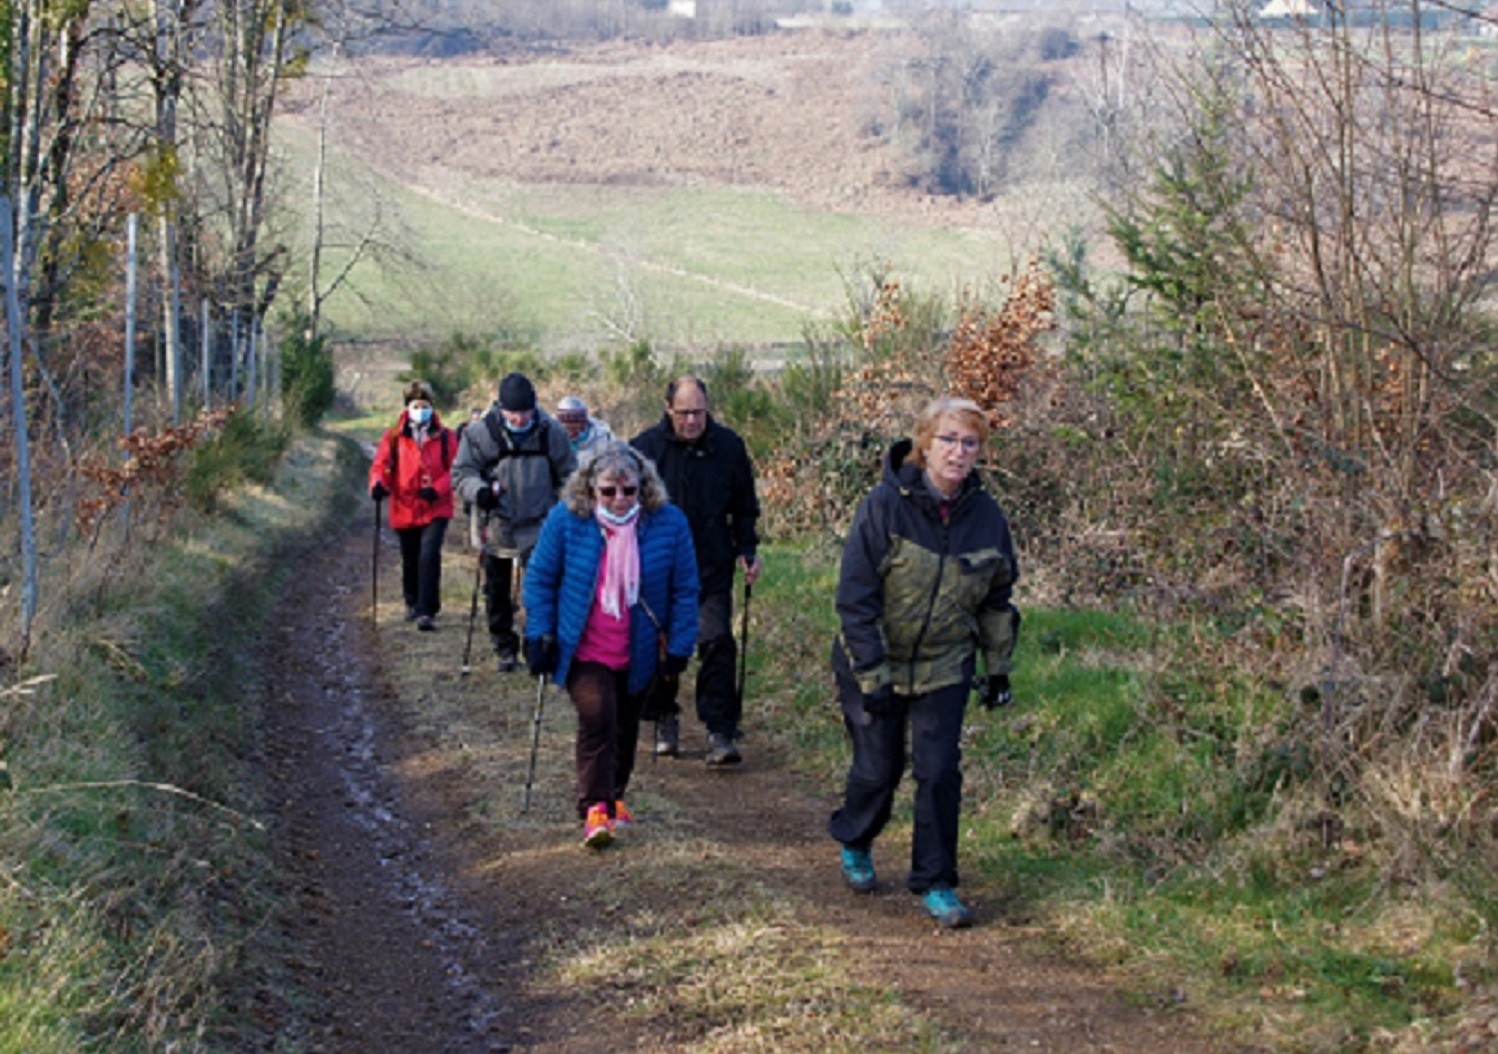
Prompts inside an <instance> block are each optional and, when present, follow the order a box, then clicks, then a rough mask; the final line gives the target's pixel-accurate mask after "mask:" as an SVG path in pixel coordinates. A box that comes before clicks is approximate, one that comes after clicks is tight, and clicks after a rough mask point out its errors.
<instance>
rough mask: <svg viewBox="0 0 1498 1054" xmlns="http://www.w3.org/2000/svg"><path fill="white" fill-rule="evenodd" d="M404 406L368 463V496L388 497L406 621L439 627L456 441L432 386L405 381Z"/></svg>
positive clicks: (450, 516) (378, 498)
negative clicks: (397, 544)
mask: <svg viewBox="0 0 1498 1054" xmlns="http://www.w3.org/2000/svg"><path fill="white" fill-rule="evenodd" d="M405 403H406V408H405V409H404V410H402V411H401V415H400V419H399V420H398V421H396V423H395V427H394V428H392V429H390V431H388V432H386V433H385V435H384V437H383V438H381V440H380V446H379V449H378V450H376V451H375V457H374V464H372V465H371V466H370V467H369V496H370V497H371V498H373V499H374V500H375V501H377V502H378V501H383V500H384V499H385V498H387V497H388V498H389V499H390V526H391V528H392V529H393V530H394V531H395V533H396V536H397V537H398V538H399V539H400V545H401V592H402V593H403V594H404V595H405V600H406V621H407V622H410V621H412V620H415V622H416V628H417V629H419V630H424V631H430V630H435V629H436V628H437V623H436V622H435V621H433V620H434V618H435V616H436V614H437V612H438V611H439V610H440V609H441V607H442V540H443V538H445V537H446V536H447V523H448V521H449V520H451V519H452V518H453V484H452V464H453V455H454V454H455V453H457V447H458V441H457V437H456V436H455V435H453V433H452V432H451V431H450V430H449V429H447V428H445V427H443V425H442V422H441V421H440V420H438V418H437V411H436V410H434V409H432V389H430V388H429V387H427V386H426V384H424V383H423V382H421V381H412V382H411V383H410V384H409V385H407V386H406V392H405Z"/></svg>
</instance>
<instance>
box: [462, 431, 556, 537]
mask: <svg viewBox="0 0 1498 1054" xmlns="http://www.w3.org/2000/svg"><path fill="white" fill-rule="evenodd" d="M496 435H498V437H499V438H498V442H496V440H495V436H496ZM576 467H577V458H576V456H575V455H574V454H573V452H572V444H571V443H570V442H568V440H567V430H566V429H565V428H563V427H562V424H561V422H560V421H557V420H556V419H555V418H553V417H551V416H550V415H549V414H547V413H546V412H545V411H544V410H540V409H537V411H536V423H535V427H533V428H532V429H531V430H530V431H529V432H527V433H525V435H523V436H516V435H515V434H514V433H512V432H509V431H508V430H507V429H506V428H505V424H504V417H503V416H502V415H501V414H500V411H499V405H498V404H497V403H496V404H495V405H493V406H491V407H489V412H488V413H486V414H485V415H484V418H483V420H481V421H475V422H474V423H473V424H472V425H470V426H469V427H467V428H465V429H463V441H462V442H461V443H459V444H458V456H457V457H455V458H453V469H452V472H453V491H454V492H455V493H456V494H457V495H458V497H459V498H461V499H462V500H463V501H464V502H467V503H471V504H474V505H477V502H476V501H475V497H476V495H477V494H478V492H479V491H480V490H482V489H483V488H485V487H489V486H492V485H493V484H494V483H495V482H496V481H497V482H498V483H499V484H500V493H499V506H498V508H496V509H495V510H494V511H493V512H491V513H489V517H488V525H487V539H486V540H487V541H488V543H489V544H490V545H493V546H496V547H498V548H500V549H511V550H517V551H519V552H520V553H522V554H528V553H529V552H530V551H531V549H533V548H535V545H536V539H537V538H538V537H539V536H540V534H541V524H542V522H543V521H544V520H545V519H546V514H547V513H548V512H550V511H551V507H552V506H553V505H555V504H556V501H557V494H558V493H559V492H560V490H561V488H562V484H563V483H564V482H565V481H566V479H567V477H568V476H570V475H572V470H573V469H575V468H576Z"/></svg>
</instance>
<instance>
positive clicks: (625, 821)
mask: <svg viewBox="0 0 1498 1054" xmlns="http://www.w3.org/2000/svg"><path fill="white" fill-rule="evenodd" d="M634 825H635V814H634V813H632V812H630V811H629V806H628V805H625V804H624V799H623V798H620V799H619V800H618V801H616V802H614V830H616V831H617V830H619V829H621V828H624V827H633V826H634Z"/></svg>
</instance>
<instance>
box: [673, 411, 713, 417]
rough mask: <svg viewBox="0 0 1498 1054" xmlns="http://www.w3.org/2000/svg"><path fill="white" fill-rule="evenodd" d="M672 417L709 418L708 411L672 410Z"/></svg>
mask: <svg viewBox="0 0 1498 1054" xmlns="http://www.w3.org/2000/svg"><path fill="white" fill-rule="evenodd" d="M671 416H672V417H705V416H707V411H706V410H672V411H671Z"/></svg>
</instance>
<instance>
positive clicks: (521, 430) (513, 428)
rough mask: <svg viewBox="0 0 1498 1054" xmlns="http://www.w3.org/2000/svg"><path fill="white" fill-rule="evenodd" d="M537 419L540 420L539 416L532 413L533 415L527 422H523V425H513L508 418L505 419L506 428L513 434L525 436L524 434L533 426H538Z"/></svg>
mask: <svg viewBox="0 0 1498 1054" xmlns="http://www.w3.org/2000/svg"><path fill="white" fill-rule="evenodd" d="M537 420H539V418H538V417H536V416H535V415H534V414H532V415H531V419H530V420H529V421H527V422H526V423H525V424H523V425H512V424H510V421H509V418H506V419H505V430H506V431H507V432H509V433H510V434H511V435H513V436H523V435H526V434H527V433H528V432H530V430H531V429H533V428H535V427H536V421H537Z"/></svg>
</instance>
